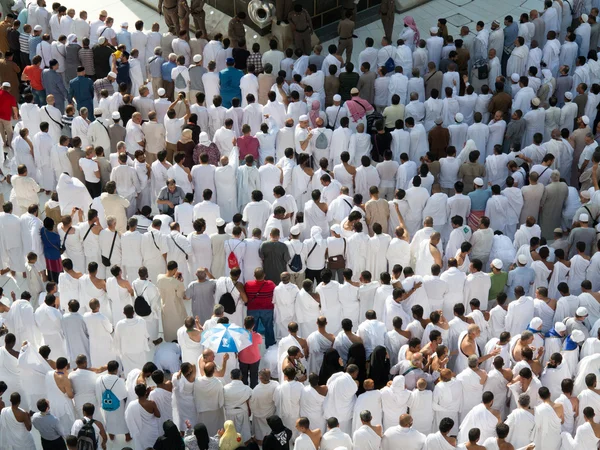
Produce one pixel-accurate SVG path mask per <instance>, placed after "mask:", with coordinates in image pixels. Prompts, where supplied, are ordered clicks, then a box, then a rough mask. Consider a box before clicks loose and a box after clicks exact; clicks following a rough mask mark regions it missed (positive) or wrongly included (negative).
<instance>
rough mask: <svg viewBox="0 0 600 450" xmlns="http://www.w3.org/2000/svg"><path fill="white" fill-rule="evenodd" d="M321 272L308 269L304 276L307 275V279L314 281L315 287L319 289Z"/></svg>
mask: <svg viewBox="0 0 600 450" xmlns="http://www.w3.org/2000/svg"><path fill="white" fill-rule="evenodd" d="M322 270H323V269H321V270H314V269H306V271H305V272H304V274H305V275H306V278H308V279H309V280H312V282H313V283H314V285H315V286H314V287H317V286H316V285H317V284H319V283H320V282H321V271H322Z"/></svg>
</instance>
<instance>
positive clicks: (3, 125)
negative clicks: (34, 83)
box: [0, 81, 273, 316]
mask: <svg viewBox="0 0 600 450" xmlns="http://www.w3.org/2000/svg"><path fill="white" fill-rule="evenodd" d="M11 119H15V120H18V119H19V109H18V108H17V101H16V100H15V98H14V97H13V96H12V94H11V93H10V83H9V82H8V81H5V82H4V83H2V89H1V90H0V136H2V141H3V144H4V147H10V143H11V142H12V138H13V129H12V125H11V123H10V121H11ZM271 296H273V291H271ZM271 316H272V314H271Z"/></svg>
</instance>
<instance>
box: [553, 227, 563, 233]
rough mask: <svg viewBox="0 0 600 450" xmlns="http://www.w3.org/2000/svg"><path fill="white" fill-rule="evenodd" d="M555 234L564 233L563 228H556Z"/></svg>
mask: <svg viewBox="0 0 600 450" xmlns="http://www.w3.org/2000/svg"><path fill="white" fill-rule="evenodd" d="M554 232H555V233H557V234H558V233H562V232H563V230H562V228H555V229H554Z"/></svg>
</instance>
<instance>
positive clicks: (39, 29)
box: [33, 25, 42, 31]
mask: <svg viewBox="0 0 600 450" xmlns="http://www.w3.org/2000/svg"><path fill="white" fill-rule="evenodd" d="M33 31H42V26H41V25H36V26H35V27H33Z"/></svg>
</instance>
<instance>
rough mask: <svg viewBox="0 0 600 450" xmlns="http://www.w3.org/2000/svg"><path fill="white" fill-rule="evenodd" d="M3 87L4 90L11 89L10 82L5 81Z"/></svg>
mask: <svg viewBox="0 0 600 450" xmlns="http://www.w3.org/2000/svg"><path fill="white" fill-rule="evenodd" d="M2 87H3V88H4V87H7V88H9V87H10V83H9V82H8V81H5V82H4V83H2Z"/></svg>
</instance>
